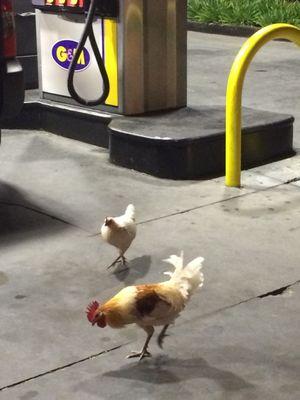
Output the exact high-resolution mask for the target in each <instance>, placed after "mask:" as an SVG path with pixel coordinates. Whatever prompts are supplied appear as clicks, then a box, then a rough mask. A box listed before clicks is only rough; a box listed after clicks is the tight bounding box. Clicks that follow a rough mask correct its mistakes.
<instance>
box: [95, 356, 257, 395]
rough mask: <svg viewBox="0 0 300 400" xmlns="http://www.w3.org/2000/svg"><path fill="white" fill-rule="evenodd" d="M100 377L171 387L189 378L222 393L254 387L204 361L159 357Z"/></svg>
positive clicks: (125, 366)
mask: <svg viewBox="0 0 300 400" xmlns="http://www.w3.org/2000/svg"><path fill="white" fill-rule="evenodd" d="M102 376H105V377H114V378H122V379H129V380H132V381H142V382H146V383H153V384H158V385H159V384H172V383H178V382H180V381H186V380H191V379H201V378H206V379H211V380H213V381H215V382H216V383H218V384H219V385H220V386H221V387H222V388H223V389H224V390H225V391H228V392H233V391H239V390H242V389H249V388H252V387H254V385H253V384H251V383H250V382H247V381H246V380H245V379H243V378H242V377H240V376H239V375H237V374H234V373H233V372H231V371H226V370H224V369H221V368H217V367H214V366H212V365H210V364H209V363H208V362H207V361H206V360H205V359H204V358H201V357H198V358H189V359H185V360H182V359H177V358H170V357H168V356H159V357H156V358H154V359H147V360H146V359H144V360H143V361H142V362H138V363H133V364H132V365H128V364H126V365H124V366H123V367H122V368H120V369H117V370H114V371H108V372H105V373H104V374H103V375H102Z"/></svg>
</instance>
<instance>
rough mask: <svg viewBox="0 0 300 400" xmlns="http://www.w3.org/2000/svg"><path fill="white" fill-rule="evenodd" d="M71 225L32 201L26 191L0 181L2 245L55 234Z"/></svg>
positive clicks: (0, 235) (0, 244)
mask: <svg viewBox="0 0 300 400" xmlns="http://www.w3.org/2000/svg"><path fill="white" fill-rule="evenodd" d="M69 227H70V226H69V225H68V223H67V222H66V221H63V220H62V219H60V218H58V217H56V216H54V215H51V214H50V213H49V211H48V210H45V209H43V208H41V207H40V206H39V205H38V204H35V203H34V202H32V201H31V200H30V199H29V198H28V196H27V195H26V193H23V192H22V191H20V190H19V189H17V188H15V187H14V186H12V185H9V184H7V183H5V182H2V181H0V238H1V241H0V247H1V246H7V245H9V244H13V243H15V242H20V241H24V240H28V239H31V238H32V237H37V236H42V235H53V234H56V233H58V232H60V231H62V230H64V229H67V228H69Z"/></svg>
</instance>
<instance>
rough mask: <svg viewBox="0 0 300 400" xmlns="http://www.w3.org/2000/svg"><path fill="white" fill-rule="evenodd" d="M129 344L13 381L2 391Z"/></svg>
mask: <svg viewBox="0 0 300 400" xmlns="http://www.w3.org/2000/svg"><path fill="white" fill-rule="evenodd" d="M127 344H129V342H128V343H125V344H120V345H119V346H115V347H113V348H111V349H108V350H103V351H101V352H100V353H97V354H92V355H91V356H88V357H85V358H82V359H80V360H77V361H74V362H71V363H69V364H66V365H62V366H60V367H57V368H54V369H51V370H49V371H45V372H42V373H40V374H37V375H34V376H31V377H29V378H26V379H22V380H21V381H18V382H15V383H11V384H10V385H7V386H3V387H1V388H0V392H1V391H3V390H6V389H10V388H13V387H15V386H18V385H21V384H22V383H26V382H29V381H32V380H34V379H37V378H41V377H43V376H45V375H50V374H53V373H55V372H57V371H61V370H63V369H66V368H69V367H72V366H73V365H77V364H81V363H83V362H85V361H89V360H92V359H94V358H96V357H99V356H101V355H103V354H106V353H110V352H111V351H114V350H118V349H120V348H121V347H123V346H126V345H127Z"/></svg>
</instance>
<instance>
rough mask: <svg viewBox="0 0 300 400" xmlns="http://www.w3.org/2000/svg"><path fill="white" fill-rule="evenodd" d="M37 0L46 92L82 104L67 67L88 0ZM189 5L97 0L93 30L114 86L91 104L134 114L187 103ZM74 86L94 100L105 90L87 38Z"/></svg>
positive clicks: (170, 0) (171, 0)
mask: <svg viewBox="0 0 300 400" xmlns="http://www.w3.org/2000/svg"><path fill="white" fill-rule="evenodd" d="M32 2H33V5H34V6H35V8H36V9H37V10H36V24H37V45H38V60H39V88H40V93H41V97H42V98H44V99H48V100H54V101H58V102H62V103H66V104H77V105H78V103H76V102H75V101H74V100H73V99H72V98H71V96H70V94H69V91H68V88H67V79H68V68H69V65H70V62H71V60H72V57H73V55H74V51H76V46H77V45H78V41H79V38H80V35H81V33H82V31H83V30H84V26H85V11H86V8H87V5H88V4H89V2H86V1H85V0H32ZM101 5H102V6H101ZM186 6H187V4H186V0H105V1H104V0H102V1H101V0H98V7H97V11H96V15H95V17H94V22H93V30H94V33H95V38H96V41H97V44H98V47H99V49H100V53H101V55H102V58H103V60H104V65H105V68H106V71H107V75H108V78H109V86H110V91H109V95H108V97H107V99H106V101H105V103H104V104H101V105H99V106H96V107H93V108H96V109H99V110H103V111H109V112H114V113H119V114H123V115H134V114H144V113H148V112H152V111H162V110H167V109H174V108H180V107H185V106H186V97H187V93H186V92H187V61H186V60H187V55H186ZM74 86H75V87H76V90H77V92H78V93H79V94H80V95H81V96H82V97H85V98H88V99H91V100H92V99H94V98H97V97H99V94H100V93H101V91H102V77H101V74H100V72H99V69H98V67H97V63H96V59H95V57H94V54H93V51H92V48H91V46H90V43H89V41H87V42H86V45H85V47H84V49H83V51H82V54H81V55H80V57H79V60H78V64H77V67H76V73H75V76H74Z"/></svg>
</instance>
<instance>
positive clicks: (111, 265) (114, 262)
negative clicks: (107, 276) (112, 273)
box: [107, 255, 122, 269]
mask: <svg viewBox="0 0 300 400" xmlns="http://www.w3.org/2000/svg"><path fill="white" fill-rule="evenodd" d="M121 257H122V256H121V255H120V256H118V257H117V258H116V259H115V261H113V262H112V263H111V264H110V265H109V266H108V267H107V269H109V268H111V267H113V266H114V265H116V264H117V262H118V261H119V260H120V258H121Z"/></svg>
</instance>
